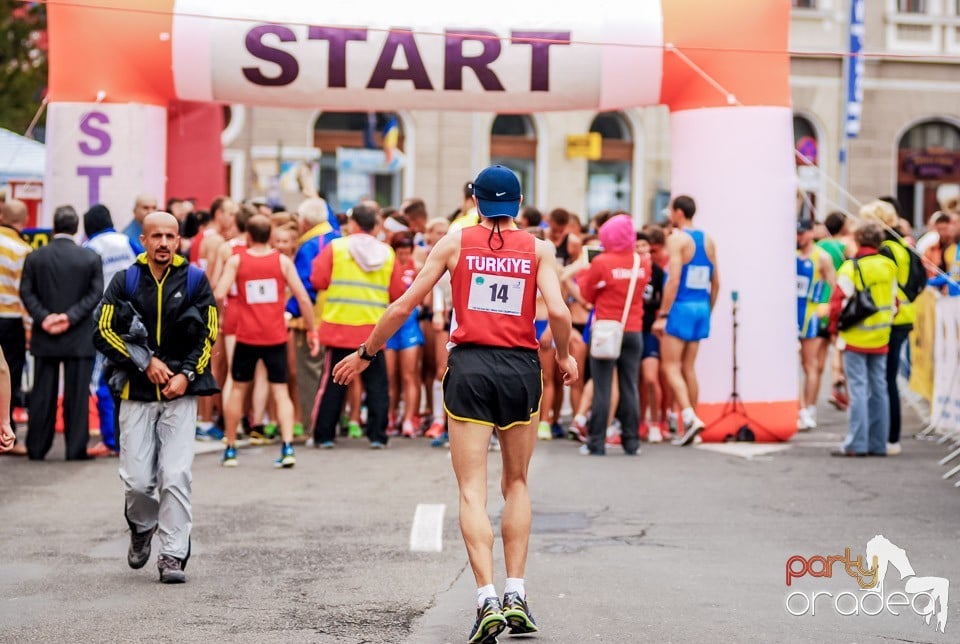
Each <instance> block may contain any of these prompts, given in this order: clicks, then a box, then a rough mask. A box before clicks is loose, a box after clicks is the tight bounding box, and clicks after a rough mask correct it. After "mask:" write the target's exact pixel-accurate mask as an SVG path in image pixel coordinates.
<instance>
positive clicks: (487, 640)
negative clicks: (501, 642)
mask: <svg viewBox="0 0 960 644" xmlns="http://www.w3.org/2000/svg"><path fill="white" fill-rule="evenodd" d="M506 627H507V620H506V619H505V618H504V616H503V612H502V611H501V609H500V599H499V598H497V597H488V598H487V599H486V600H484V602H483V606H481V607H480V608H478V609H477V621H476V622H475V623H474V625H473V630H472V631H470V637H469V638H468V639H467V641H468V642H473V643H478V644H496V642H497V635H499V634H500V633H501V632H502V631H503V629H505V628H506Z"/></svg>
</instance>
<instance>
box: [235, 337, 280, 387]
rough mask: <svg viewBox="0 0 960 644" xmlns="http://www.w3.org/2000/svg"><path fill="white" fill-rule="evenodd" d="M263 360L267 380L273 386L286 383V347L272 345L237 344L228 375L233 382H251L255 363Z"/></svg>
mask: <svg viewBox="0 0 960 644" xmlns="http://www.w3.org/2000/svg"><path fill="white" fill-rule="evenodd" d="M260 360H263V365H264V366H265V367H266V368H267V380H269V381H270V382H272V383H274V384H283V383H285V382H287V345H286V344H273V345H266V346H260V345H256V344H244V343H243V342H237V346H236V348H235V349H234V350H233V364H232V365H231V367H230V375H231V376H233V379H234V381H235V382H251V381H253V372H254V371H255V370H256V367H257V362H258V361H260Z"/></svg>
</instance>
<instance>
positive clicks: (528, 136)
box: [490, 114, 537, 205]
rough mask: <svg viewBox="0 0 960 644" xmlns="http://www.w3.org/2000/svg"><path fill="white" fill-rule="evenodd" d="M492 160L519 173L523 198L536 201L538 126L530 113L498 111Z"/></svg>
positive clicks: (491, 137)
mask: <svg viewBox="0 0 960 644" xmlns="http://www.w3.org/2000/svg"><path fill="white" fill-rule="evenodd" d="M490 163H491V164H496V163H499V164H500V165H502V166H506V167H508V168H510V169H511V170H513V171H514V172H516V173H517V176H519V177H520V188H521V190H522V191H523V200H524V202H525V203H527V204H529V205H533V204H535V203H536V185H535V184H534V177H535V176H536V169H537V130H536V128H535V127H534V126H533V121H532V120H531V119H530V117H529V116H526V115H523V114H499V115H497V117H496V118H495V119H493V126H492V127H491V128H490Z"/></svg>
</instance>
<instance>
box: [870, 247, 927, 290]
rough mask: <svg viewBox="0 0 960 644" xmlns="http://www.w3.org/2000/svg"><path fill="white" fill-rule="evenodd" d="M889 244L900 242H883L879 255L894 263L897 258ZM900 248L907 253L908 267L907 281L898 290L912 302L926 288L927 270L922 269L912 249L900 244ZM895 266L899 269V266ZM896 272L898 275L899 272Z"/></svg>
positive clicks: (921, 262) (920, 262) (918, 258)
mask: <svg viewBox="0 0 960 644" xmlns="http://www.w3.org/2000/svg"><path fill="white" fill-rule="evenodd" d="M890 244H900V242H898V241H891V242H890V243H889V244H888V243H887V242H884V243H883V244H881V245H880V254H881V255H884V256H885V257H889V258H890V259H892V260H893V261H894V263H896V261H897V258H896V257H895V256H894V252H893V249H892V248H890ZM901 247H902V248H903V249H904V250H905V251H907V257H909V258H910V267H909V269H908V271H907V281H906V283H904V284H900V289H901V290H902V291H903V294H904V295H906V296H907V300H909V301H910V302H913V301H914V300H915V299H917V297H918V296H919V295H920V293H922V292H923V289H924V288H926V286H927V269H926V268H925V267H924V265H923V261H922V260H921V259H920V256H919V255H918V254H917V253H916V252H915V251H914V250H913V249H911V248H908V247H906V246H904V245H902V244H901ZM897 266H898V267H899V264H898V265H897ZM897 272H898V273H899V270H898V271H897Z"/></svg>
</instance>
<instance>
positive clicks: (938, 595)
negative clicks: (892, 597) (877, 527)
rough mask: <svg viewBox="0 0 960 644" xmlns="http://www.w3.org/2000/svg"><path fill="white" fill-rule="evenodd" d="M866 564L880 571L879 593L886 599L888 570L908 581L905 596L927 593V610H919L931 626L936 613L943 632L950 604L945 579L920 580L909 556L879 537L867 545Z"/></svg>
mask: <svg viewBox="0 0 960 644" xmlns="http://www.w3.org/2000/svg"><path fill="white" fill-rule="evenodd" d="M867 561H868V562H875V564H874V565H875V566H876V569H877V573H876V579H877V585H876V587H875V589H876V592H877V593H879V594H880V596H881V597H882V596H883V583H884V579H885V577H886V574H887V569H888V568H889V567H890V566H893V567H894V568H896V569H897V572H899V573H900V579H901V580H904V579H905V580H906V582H905V583H904V587H903V589H904V592H906V593H909V594H911V595H916V594H919V593H925V594H926V595H927V597H928V599H929V601H928V603H927V604H926V606H924V607H923V608H921V609H920V610H919V614H920V616H921V617H923V619H924V621H925V622H926V623H927V624H929V623H930V621H931V619H933V615H934V613H936V615H937V626H936V628H937V630H938V631H940V632H941V633H943V632H944V630H945V629H946V626H947V601H948V599H949V596H950V581H949V580H948V579H945V578H943V577H920V576H919V575H917V573H916V571H914V569H913V566H911V565H910V560H909V559H908V558H907V552H906V551H905V550H904V549H903V548H900V547H899V546H897V545H896V544H895V543H893V542H892V541H890V540H889V539H887V538H886V537H884V536H883V535H879V534H878V535H877V536H875V537H874V538H873V539H870V541H868V542H867Z"/></svg>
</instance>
